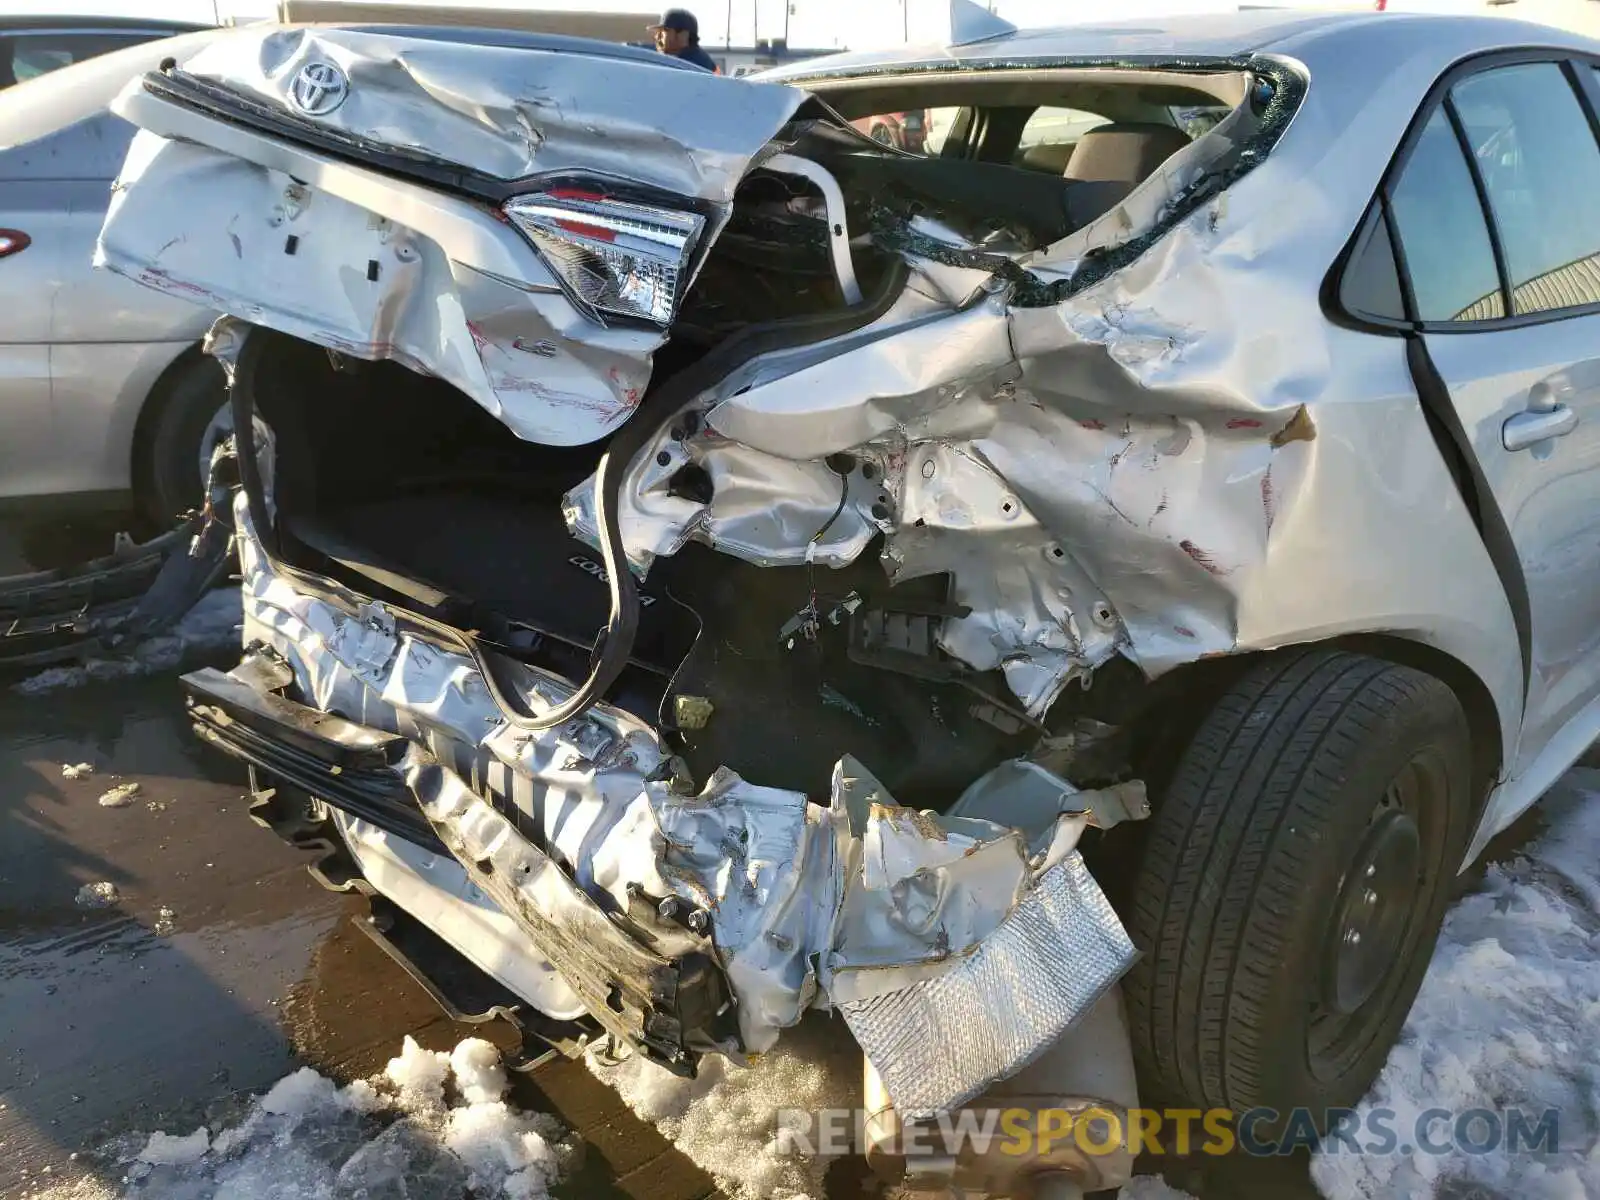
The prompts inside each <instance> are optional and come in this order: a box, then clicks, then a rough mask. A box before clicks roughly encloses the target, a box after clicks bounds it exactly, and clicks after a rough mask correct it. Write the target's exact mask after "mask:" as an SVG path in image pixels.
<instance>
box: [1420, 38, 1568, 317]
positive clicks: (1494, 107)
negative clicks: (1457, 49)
mask: <svg viewBox="0 0 1600 1200" xmlns="http://www.w3.org/2000/svg"><path fill="white" fill-rule="evenodd" d="M1451 96H1452V98H1453V100H1454V102H1455V106H1456V112H1457V113H1458V114H1459V115H1460V117H1461V124H1462V127H1463V128H1464V129H1465V130H1466V134H1467V141H1468V143H1469V145H1470V146H1471V148H1472V155H1473V158H1474V160H1475V161H1476V163H1477V166H1478V173H1479V174H1480V175H1481V176H1482V178H1483V186H1484V191H1485V192H1486V193H1487V194H1488V197H1489V208H1490V210H1491V211H1492V212H1493V213H1494V219H1495V225H1496V227H1497V228H1498V229H1499V232H1500V245H1501V248H1502V249H1503V250H1504V252H1505V256H1506V272H1507V274H1508V275H1509V276H1510V277H1511V303H1512V309H1513V311H1514V312H1515V313H1517V314H1523V313H1536V312H1548V311H1550V310H1552V309H1561V308H1575V307H1579V306H1582V305H1586V304H1595V303H1600V205H1597V204H1596V202H1595V198H1596V197H1597V196H1600V144H1597V143H1596V142H1595V137H1594V131H1593V130H1592V129H1590V127H1589V120H1588V118H1587V117H1586V116H1585V115H1584V112H1583V109H1582V107H1581V106H1580V105H1579V103H1578V97H1577V95H1576V93H1574V92H1573V90H1572V86H1571V84H1570V83H1568V81H1567V76H1566V73H1565V72H1564V71H1563V70H1562V69H1561V67H1560V66H1559V65H1557V64H1556V63H1527V64H1523V65H1519V66H1514V67H1500V68H1497V69H1495V70H1490V71H1484V72H1483V73H1481V74H1478V75H1473V76H1471V77H1469V78H1467V79H1464V80H1462V81H1461V82H1460V83H1458V84H1456V85H1455V87H1454V88H1452V89H1451Z"/></svg>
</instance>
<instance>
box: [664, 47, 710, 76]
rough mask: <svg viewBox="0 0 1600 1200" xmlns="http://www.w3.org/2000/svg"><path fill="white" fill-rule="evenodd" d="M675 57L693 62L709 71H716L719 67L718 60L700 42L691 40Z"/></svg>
mask: <svg viewBox="0 0 1600 1200" xmlns="http://www.w3.org/2000/svg"><path fill="white" fill-rule="evenodd" d="M673 57H674V58H681V59H683V60H684V61H685V62H692V63H693V64H694V65H695V66H697V67H704V68H705V69H706V70H708V71H715V70H716V69H717V64H716V60H714V59H713V58H712V57H711V55H709V54H707V53H706V52H705V51H704V50H703V49H701V47H700V43H699V42H690V43H689V44H688V45H687V46H685V47H684V48H683V49H682V50H679V51H678V52H677V54H675V55H673Z"/></svg>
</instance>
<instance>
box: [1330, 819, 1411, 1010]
mask: <svg viewBox="0 0 1600 1200" xmlns="http://www.w3.org/2000/svg"><path fill="white" fill-rule="evenodd" d="M1385 800H1386V803H1384V804H1381V805H1380V806H1379V808H1378V810H1377V811H1376V812H1375V813H1374V815H1373V821H1372V824H1371V825H1370V826H1369V827H1368V830H1367V835H1366V837H1365V838H1364V839H1363V841H1362V843H1361V848H1360V849H1359V850H1358V851H1357V853H1356V857H1355V861H1354V862H1353V863H1351V866H1350V870H1349V871H1348V872H1347V873H1346V875H1345V878H1344V884H1343V886H1342V887H1341V888H1340V890H1339V899H1338V901H1337V904H1336V905H1335V908H1334V924H1333V929H1332V931H1331V933H1330V940H1329V946H1328V951H1329V954H1328V957H1329V959H1330V962H1329V967H1330V968H1331V969H1330V970H1328V971H1327V972H1326V974H1325V975H1324V978H1325V980H1326V987H1325V991H1326V995H1325V996H1324V1002H1325V1003H1326V1004H1327V1006H1328V1007H1329V1008H1330V1009H1332V1010H1333V1011H1334V1012H1336V1013H1339V1014H1341V1015H1349V1014H1350V1013H1353V1012H1355V1011H1356V1010H1357V1009H1359V1008H1360V1007H1361V1006H1362V1005H1363V1004H1365V1003H1366V1002H1367V1001H1368V1000H1370V999H1371V998H1372V994H1373V993H1374V992H1375V991H1377V990H1378V985H1379V984H1381V983H1382V982H1383V980H1384V977H1385V976H1386V975H1387V974H1388V973H1389V972H1390V971H1392V970H1393V969H1394V967H1395V959H1396V956H1397V955H1398V954H1399V953H1400V951H1401V947H1402V945H1403V943H1404V942H1405V940H1406V936H1405V935H1406V930H1407V928H1408V927H1409V926H1410V924H1411V920H1412V918H1413V916H1414V915H1415V911H1416V903H1417V899H1418V896H1419V894H1420V893H1421V891H1422V837H1421V834H1420V832H1419V831H1418V829H1417V823H1416V821H1415V820H1413V819H1412V817H1411V815H1410V814H1409V813H1407V812H1405V811H1404V810H1403V809H1401V808H1399V807H1398V806H1395V805H1394V804H1393V802H1392V801H1391V800H1390V799H1389V798H1388V797H1386V798H1385Z"/></svg>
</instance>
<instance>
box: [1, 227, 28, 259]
mask: <svg viewBox="0 0 1600 1200" xmlns="http://www.w3.org/2000/svg"><path fill="white" fill-rule="evenodd" d="M32 243H33V239H32V238H30V237H29V236H28V235H27V234H25V233H23V232H22V230H20V229H0V258H10V257H11V256H12V255H13V254H19V253H21V252H22V251H23V250H26V249H27V248H28V247H29V246H30V245H31V244H32Z"/></svg>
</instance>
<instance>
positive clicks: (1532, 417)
mask: <svg viewBox="0 0 1600 1200" xmlns="http://www.w3.org/2000/svg"><path fill="white" fill-rule="evenodd" d="M1577 427H1578V414H1577V413H1575V412H1573V411H1572V410H1571V409H1570V408H1568V407H1567V406H1566V405H1565V404H1557V405H1554V406H1552V407H1550V408H1530V409H1528V410H1527V411H1526V412H1519V413H1517V414H1516V415H1515V416H1513V417H1507V418H1506V423H1505V424H1504V425H1502V426H1501V427H1500V444H1501V445H1502V446H1504V447H1505V448H1506V449H1507V450H1512V451H1515V450H1527V449H1529V448H1531V447H1533V446H1537V445H1538V444H1539V443H1540V442H1543V441H1548V440H1549V439H1550V438H1558V437H1566V436H1567V434H1569V433H1571V432H1572V431H1573V430H1574V429H1576V428H1577Z"/></svg>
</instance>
